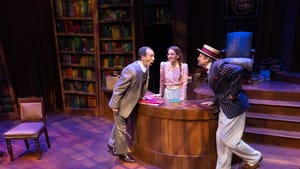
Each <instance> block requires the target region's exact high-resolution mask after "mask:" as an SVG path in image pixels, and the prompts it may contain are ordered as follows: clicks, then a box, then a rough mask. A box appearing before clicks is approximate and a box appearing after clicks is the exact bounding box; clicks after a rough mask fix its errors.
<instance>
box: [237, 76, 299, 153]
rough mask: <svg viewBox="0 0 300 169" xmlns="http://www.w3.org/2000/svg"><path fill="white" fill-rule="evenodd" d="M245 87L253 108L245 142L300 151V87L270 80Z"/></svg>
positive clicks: (250, 110) (249, 116) (247, 124)
mask: <svg viewBox="0 0 300 169" xmlns="http://www.w3.org/2000/svg"><path fill="white" fill-rule="evenodd" d="M252 85H253V86H251V85H246V86H243V87H244V89H245V90H246V92H247V94H248V97H249V102H250V104H251V106H250V109H249V110H248V112H247V120H246V128H245V135H244V136H245V140H246V141H248V142H251V143H261V144H267V145H275V146H284V147H290V148H300V85H297V84H291V83H285V82H278V81H270V82H263V83H261V84H252Z"/></svg>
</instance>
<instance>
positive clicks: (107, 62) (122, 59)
mask: <svg viewBox="0 0 300 169" xmlns="http://www.w3.org/2000/svg"><path fill="white" fill-rule="evenodd" d="M130 62H132V57H131V56H126V55H107V56H104V57H103V59H102V67H116V66H117V67H120V66H121V67H125V66H126V65H128V64H129V63H130Z"/></svg>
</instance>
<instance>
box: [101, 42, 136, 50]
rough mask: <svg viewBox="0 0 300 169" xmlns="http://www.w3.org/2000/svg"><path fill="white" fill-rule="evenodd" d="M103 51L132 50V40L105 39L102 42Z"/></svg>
mask: <svg viewBox="0 0 300 169" xmlns="http://www.w3.org/2000/svg"><path fill="white" fill-rule="evenodd" d="M100 51H102V52H131V51H132V42H131V41H105V42H101V43H100Z"/></svg>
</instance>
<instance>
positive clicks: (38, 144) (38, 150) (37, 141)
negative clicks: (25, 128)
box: [34, 138, 41, 160]
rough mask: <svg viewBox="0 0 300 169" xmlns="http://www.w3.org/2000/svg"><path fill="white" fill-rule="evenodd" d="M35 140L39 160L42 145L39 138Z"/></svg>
mask: <svg viewBox="0 0 300 169" xmlns="http://www.w3.org/2000/svg"><path fill="white" fill-rule="evenodd" d="M34 142H35V146H36V153H37V156H38V160H40V159H41V146H40V141H39V138H35V139H34Z"/></svg>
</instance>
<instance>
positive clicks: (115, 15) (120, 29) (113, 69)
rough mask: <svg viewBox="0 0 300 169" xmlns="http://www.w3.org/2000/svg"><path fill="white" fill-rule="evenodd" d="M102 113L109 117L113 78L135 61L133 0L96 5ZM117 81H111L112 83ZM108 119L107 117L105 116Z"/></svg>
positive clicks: (120, 0) (115, 0)
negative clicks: (108, 104)
mask: <svg viewBox="0 0 300 169" xmlns="http://www.w3.org/2000/svg"><path fill="white" fill-rule="evenodd" d="M98 13H99V52H100V59H99V60H100V74H99V79H100V81H101V84H100V85H101V87H100V88H101V91H100V95H101V96H100V97H101V101H103V105H101V110H100V111H101V112H103V113H104V115H105V113H107V114H112V113H111V110H110V109H109V108H108V106H107V103H108V101H109V98H110V96H111V93H112V88H113V85H108V84H110V83H112V80H111V79H113V78H108V77H112V76H116V75H118V74H120V72H121V71H122V69H123V68H124V67H125V66H126V65H128V64H129V63H131V62H132V61H134V60H136V55H135V51H136V49H135V21H134V2H133V0H102V1H99V3H98ZM115 81H116V79H114V82H115ZM108 116H109V115H108Z"/></svg>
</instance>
